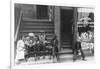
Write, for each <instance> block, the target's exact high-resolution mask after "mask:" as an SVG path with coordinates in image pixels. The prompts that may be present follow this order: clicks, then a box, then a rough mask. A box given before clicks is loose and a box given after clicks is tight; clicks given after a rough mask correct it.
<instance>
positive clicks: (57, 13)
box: [54, 6, 61, 50]
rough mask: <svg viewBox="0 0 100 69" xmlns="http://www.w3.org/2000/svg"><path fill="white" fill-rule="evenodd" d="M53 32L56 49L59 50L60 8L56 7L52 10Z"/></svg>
mask: <svg viewBox="0 0 100 69" xmlns="http://www.w3.org/2000/svg"><path fill="white" fill-rule="evenodd" d="M54 32H55V34H56V35H57V37H58V41H59V42H58V48H59V50H60V47H61V39H60V8H59V7H58V6H56V7H55V10H54Z"/></svg>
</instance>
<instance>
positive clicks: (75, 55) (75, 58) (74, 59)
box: [73, 50, 78, 61]
mask: <svg viewBox="0 0 100 69" xmlns="http://www.w3.org/2000/svg"><path fill="white" fill-rule="evenodd" d="M77 54H78V51H77V50H74V56H73V61H76V60H77Z"/></svg>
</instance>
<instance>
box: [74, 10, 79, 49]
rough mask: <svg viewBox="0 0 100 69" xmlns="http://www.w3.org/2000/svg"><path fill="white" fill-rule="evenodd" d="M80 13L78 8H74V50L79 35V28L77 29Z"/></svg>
mask: <svg viewBox="0 0 100 69" xmlns="http://www.w3.org/2000/svg"><path fill="white" fill-rule="evenodd" d="M77 15H78V12H77V8H74V15H73V17H74V23H73V28H74V29H73V48H74V47H75V42H76V41H77V33H78V27H77V19H78V16H77Z"/></svg>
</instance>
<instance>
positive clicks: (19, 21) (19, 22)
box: [14, 10, 22, 41]
mask: <svg viewBox="0 0 100 69" xmlns="http://www.w3.org/2000/svg"><path fill="white" fill-rule="evenodd" d="M21 19H22V10H20V16H19V19H18V25H17V28H16V32H15V36H14V41H16V40H17V38H18V33H19V28H20V24H21Z"/></svg>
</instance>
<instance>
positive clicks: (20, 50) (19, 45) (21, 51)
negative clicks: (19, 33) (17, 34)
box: [16, 40, 24, 60]
mask: <svg viewBox="0 0 100 69" xmlns="http://www.w3.org/2000/svg"><path fill="white" fill-rule="evenodd" d="M16 52H17V53H16V60H18V59H24V41H23V40H18V42H17V50H16Z"/></svg>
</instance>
